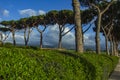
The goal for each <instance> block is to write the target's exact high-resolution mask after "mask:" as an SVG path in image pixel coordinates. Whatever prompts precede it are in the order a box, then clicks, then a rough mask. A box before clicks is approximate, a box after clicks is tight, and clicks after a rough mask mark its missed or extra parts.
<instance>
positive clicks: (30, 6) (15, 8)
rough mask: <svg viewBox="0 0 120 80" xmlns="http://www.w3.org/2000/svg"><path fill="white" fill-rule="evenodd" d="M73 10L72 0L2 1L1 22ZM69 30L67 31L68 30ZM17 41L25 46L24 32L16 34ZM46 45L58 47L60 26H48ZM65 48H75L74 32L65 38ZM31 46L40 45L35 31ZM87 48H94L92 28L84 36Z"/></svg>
mask: <svg viewBox="0 0 120 80" xmlns="http://www.w3.org/2000/svg"><path fill="white" fill-rule="evenodd" d="M62 9H70V10H72V6H71V0H1V2H0V21H4V20H18V19H20V18H23V17H29V16H35V15H42V14H45V13H46V12H48V11H50V10H62ZM68 29H69V28H67V29H66V30H68ZM7 41H8V42H12V36H11V35H10V36H9V38H8V39H7ZM16 41H17V43H18V44H24V43H23V42H24V38H23V31H19V32H16ZM101 41H102V44H101V45H103V44H104V38H103V37H101ZM43 43H44V45H47V46H57V43H58V25H57V24H56V25H52V26H48V28H47V30H46V31H45V33H44V38H43ZM62 43H63V46H64V47H68V48H74V46H75V37H74V31H72V32H69V33H68V34H67V35H66V36H64V37H63V41H62ZM29 44H30V45H39V33H38V32H37V31H36V30H35V29H34V30H33V32H32V33H31V36H30V41H29ZM84 44H85V46H89V47H91V46H92V47H93V46H95V43H94V32H93V31H92V28H91V29H90V30H89V31H88V32H87V33H85V34H84Z"/></svg>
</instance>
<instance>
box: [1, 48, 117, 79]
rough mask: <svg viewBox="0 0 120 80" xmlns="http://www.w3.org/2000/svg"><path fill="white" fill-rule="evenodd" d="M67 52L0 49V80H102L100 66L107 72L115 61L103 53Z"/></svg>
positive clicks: (115, 59) (114, 58)
mask: <svg viewBox="0 0 120 80" xmlns="http://www.w3.org/2000/svg"><path fill="white" fill-rule="evenodd" d="M71 52H72V51H71ZM71 52H70V51H69V52H68V51H58V50H51V49H49V50H33V49H23V48H0V79H4V80H101V79H102V80H104V79H103V72H104V70H103V69H106V68H107V69H108V70H107V72H109V73H110V72H111V70H113V68H114V67H113V66H115V65H116V63H117V61H118V59H117V58H116V57H110V56H106V55H96V54H83V55H77V54H75V53H74V54H73V53H71ZM109 73H108V74H109Z"/></svg>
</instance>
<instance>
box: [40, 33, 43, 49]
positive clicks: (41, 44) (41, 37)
mask: <svg viewBox="0 0 120 80" xmlns="http://www.w3.org/2000/svg"><path fill="white" fill-rule="evenodd" d="M42 40H43V34H42V32H41V33H40V49H41V48H42V46H43V41H42Z"/></svg>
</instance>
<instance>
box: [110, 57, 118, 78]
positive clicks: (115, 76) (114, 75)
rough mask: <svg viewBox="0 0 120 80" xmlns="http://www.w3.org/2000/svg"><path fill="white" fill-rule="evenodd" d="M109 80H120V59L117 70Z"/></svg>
mask: <svg viewBox="0 0 120 80" xmlns="http://www.w3.org/2000/svg"><path fill="white" fill-rule="evenodd" d="M108 80H120V59H119V63H118V64H117V66H116V68H115V70H114V71H113V73H112V74H111V76H110V78H109V79H108Z"/></svg>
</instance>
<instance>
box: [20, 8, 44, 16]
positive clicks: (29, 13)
mask: <svg viewBox="0 0 120 80" xmlns="http://www.w3.org/2000/svg"><path fill="white" fill-rule="evenodd" d="M19 13H20V15H22V16H25V17H26V16H27V17H29V16H36V15H44V14H45V13H46V12H45V11H43V10H39V11H35V10H33V9H23V10H19Z"/></svg>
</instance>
